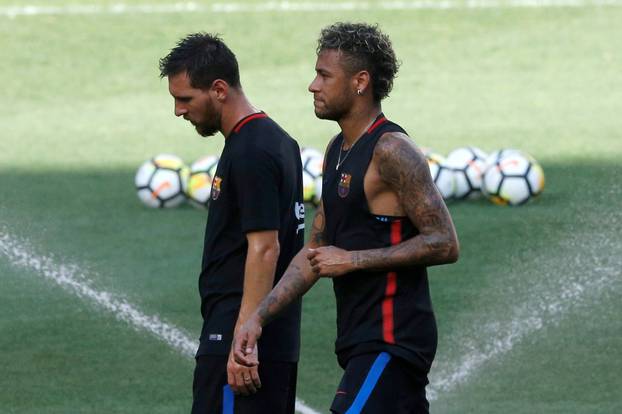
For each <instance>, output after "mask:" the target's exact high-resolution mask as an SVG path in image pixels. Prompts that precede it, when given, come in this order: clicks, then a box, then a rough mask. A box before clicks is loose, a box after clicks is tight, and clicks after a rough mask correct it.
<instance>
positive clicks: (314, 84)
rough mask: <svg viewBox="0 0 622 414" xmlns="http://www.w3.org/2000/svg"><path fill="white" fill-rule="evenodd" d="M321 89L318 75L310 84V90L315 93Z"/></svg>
mask: <svg viewBox="0 0 622 414" xmlns="http://www.w3.org/2000/svg"><path fill="white" fill-rule="evenodd" d="M319 90H320V89H319V87H318V77H317V76H316V77H315V78H314V79H313V80H312V81H311V83H310V84H309V92H311V93H315V92H319Z"/></svg>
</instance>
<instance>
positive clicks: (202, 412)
mask: <svg viewBox="0 0 622 414" xmlns="http://www.w3.org/2000/svg"><path fill="white" fill-rule="evenodd" d="M227 358H228V357H226V356H219V355H204V356H200V357H198V358H197V359H196V367H195V370H194V382H193V384H192V396H193V398H192V414H293V413H294V406H295V403H296V374H297V368H298V364H297V363H296V362H277V361H262V362H261V363H260V364H259V379H260V380H261V388H260V389H259V390H258V391H257V393H255V394H252V395H249V396H244V395H234V394H233V391H232V390H231V388H230V387H229V385H228V384H227Z"/></svg>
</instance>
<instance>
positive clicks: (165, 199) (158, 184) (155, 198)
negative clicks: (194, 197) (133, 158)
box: [134, 154, 188, 208]
mask: <svg viewBox="0 0 622 414" xmlns="http://www.w3.org/2000/svg"><path fill="white" fill-rule="evenodd" d="M187 180H188V167H187V166H186V165H185V164H184V162H183V161H182V160H181V158H179V157H177V156H175V155H171V154H160V155H157V156H155V157H153V158H152V159H150V160H148V161H145V162H144V163H143V164H142V165H141V166H140V168H138V171H137V172H136V177H135V179H134V183H135V185H136V192H137V194H138V198H139V199H140V201H142V202H143V204H145V205H146V206H147V207H153V208H168V207H175V206H178V205H179V204H181V203H182V202H183V201H184V200H185V199H186V196H185V191H186V185H187Z"/></svg>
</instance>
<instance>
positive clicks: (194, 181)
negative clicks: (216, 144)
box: [186, 155, 219, 208]
mask: <svg viewBox="0 0 622 414" xmlns="http://www.w3.org/2000/svg"><path fill="white" fill-rule="evenodd" d="M218 161H219V158H218V157H217V156H214V155H208V156H205V157H202V158H199V159H198V160H196V161H195V162H194V163H193V164H192V165H191V166H190V176H189V177H188V186H187V188H186V196H187V197H188V200H189V201H190V204H192V205H193V206H195V207H198V208H207V206H208V204H209V200H210V196H211V194H212V180H213V178H214V175H215V174H216V167H218Z"/></svg>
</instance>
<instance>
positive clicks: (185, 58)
mask: <svg viewBox="0 0 622 414" xmlns="http://www.w3.org/2000/svg"><path fill="white" fill-rule="evenodd" d="M160 74H161V77H168V85H169V91H170V94H171V95H172V96H173V98H174V100H175V115H176V116H178V117H179V116H183V117H184V119H186V120H188V121H189V122H191V123H192V125H194V127H195V128H196V130H197V132H198V133H199V134H200V135H202V136H204V137H207V136H210V135H213V134H214V133H216V132H217V131H219V132H221V133H222V135H223V136H224V137H225V146H224V149H223V151H222V154H221V156H220V161H219V163H218V167H217V170H216V174H215V177H214V178H213V183H212V190H211V200H210V205H209V215H208V220H207V226H206V229H205V240H204V248H203V263H202V269H201V275H200V277H199V291H200V295H201V314H202V316H203V328H202V331H201V339H200V345H199V349H198V351H197V353H196V368H195V373H194V383H193V405H192V413H193V414H207V413H209V414H213V413H229V414H233V413H234V412H235V413H262V414H263V413H275V414H281V413H284V414H285V413H287V414H290V413H293V412H294V404H295V393H296V370H297V360H298V352H299V342H300V340H299V335H300V333H299V331H300V301H298V300H293V301H291V304H290V305H289V306H288V307H287V308H286V309H285V310H284V311H283V312H282V313H281V314H280V316H279V317H278V318H277V319H275V320H274V321H273V323H272V324H271V325H270V327H266V329H265V331H264V335H263V336H262V338H261V341H260V342H259V347H260V349H261V354H260V355H259V360H260V361H261V366H259V370H258V369H257V367H250V368H249V367H245V366H242V365H239V364H238V363H236V362H235V361H234V359H233V357H232V354H231V352H230V351H231V342H232V340H233V337H234V331H235V329H236V328H237V327H239V326H240V324H242V323H243V322H244V321H245V320H246V319H247V318H248V317H249V316H250V314H251V313H252V312H253V311H254V310H255V308H256V307H257V306H258V304H259V303H260V301H261V300H262V299H263V298H264V297H265V296H266V295H267V293H268V292H270V290H271V289H272V287H273V286H274V283H275V282H276V281H278V280H279V279H280V277H281V275H282V274H283V272H284V270H285V269H286V267H287V265H288V264H289V262H290V261H291V260H292V258H293V257H294V255H295V254H296V253H297V252H298V251H299V250H300V249H301V247H302V245H303V243H304V239H303V238H304V205H303V202H302V166H301V161H300V148H299V147H298V144H297V143H296V141H295V140H293V139H292V138H291V137H290V136H289V135H288V134H287V132H285V131H284V130H283V129H282V128H281V127H280V126H279V125H277V123H276V122H274V121H273V120H272V119H270V118H269V117H268V115H266V114H265V113H264V112H261V111H258V110H257V109H255V107H254V106H252V105H251V103H250V102H249V101H248V99H247V98H246V96H245V95H244V92H243V90H242V87H241V85H240V76H239V72H238V63H237V60H236V58H235V55H234V54H233V53H232V52H231V50H230V49H229V48H228V47H227V46H226V45H225V44H224V43H223V41H222V40H221V39H220V38H218V37H217V36H212V35H209V34H205V33H196V34H191V35H189V36H187V37H185V38H184V39H182V40H180V41H179V43H178V44H177V46H176V47H175V48H173V49H172V50H171V52H170V53H169V54H168V55H167V56H166V57H164V58H163V59H161V60H160ZM255 356H256V357H257V355H255Z"/></svg>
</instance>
